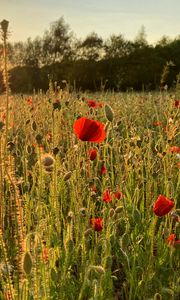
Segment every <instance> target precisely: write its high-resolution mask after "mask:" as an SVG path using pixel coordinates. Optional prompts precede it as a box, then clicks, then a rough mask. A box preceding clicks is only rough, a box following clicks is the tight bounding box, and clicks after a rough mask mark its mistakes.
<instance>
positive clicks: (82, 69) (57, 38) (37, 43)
mask: <svg viewBox="0 0 180 300" xmlns="http://www.w3.org/2000/svg"><path fill="white" fill-rule="evenodd" d="M2 48H3V46H2V44H0V52H2ZM1 57H2V56H1ZM8 60H9V66H10V71H9V77H10V87H11V90H12V92H13V93H31V92H32V91H33V90H34V89H35V90H39V89H41V90H43V91H46V90H47V89H48V86H49V80H50V79H51V80H52V81H54V82H57V83H58V84H59V85H60V86H61V85H62V84H63V82H64V81H66V82H67V83H68V84H69V86H70V87H71V88H76V89H77V90H80V89H81V90H92V91H94V90H101V89H109V90H114V91H126V90H128V89H133V90H142V89H143V90H155V89H163V88H164V86H168V88H170V87H174V85H175V83H176V78H177V76H178V74H179V73H180V36H178V37H176V38H175V39H170V38H168V37H166V36H163V37H162V38H161V39H160V40H159V41H158V42H157V43H156V45H151V44H149V43H148V42H147V40H146V33H145V29H144V27H142V28H141V29H140V31H139V33H138V34H137V36H136V38H135V39H134V40H133V41H130V40H127V39H125V38H124V36H123V35H121V34H119V35H115V34H113V35H111V36H110V37H109V38H108V39H106V40H103V39H102V38H101V37H99V36H98V35H97V33H95V32H92V33H90V34H89V35H87V36H86V37H85V38H84V39H77V38H76V37H75V35H74V34H73V32H72V31H71V29H70V27H69V25H68V24H67V23H66V22H65V20H64V18H63V17H61V18H60V19H59V20H57V21H55V22H53V23H52V24H51V25H50V27H49V29H48V30H46V31H45V32H44V35H43V37H36V38H35V39H34V40H32V39H31V38H28V39H27V41H26V42H15V43H10V42H9V43H8ZM163 72H164V73H163ZM162 74H164V75H163V79H162ZM2 91H3V80H2V70H1V72H0V92H2Z"/></svg>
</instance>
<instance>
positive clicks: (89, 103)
mask: <svg viewBox="0 0 180 300" xmlns="http://www.w3.org/2000/svg"><path fill="white" fill-rule="evenodd" d="M87 104H88V106H89V107H92V108H96V107H98V104H97V102H96V101H95V100H92V99H89V100H87Z"/></svg>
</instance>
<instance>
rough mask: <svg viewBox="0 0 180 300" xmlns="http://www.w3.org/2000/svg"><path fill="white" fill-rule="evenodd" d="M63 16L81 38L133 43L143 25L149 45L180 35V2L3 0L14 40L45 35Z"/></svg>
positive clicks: (1, 12) (0, 7)
mask: <svg viewBox="0 0 180 300" xmlns="http://www.w3.org/2000/svg"><path fill="white" fill-rule="evenodd" d="M61 16H63V17H64V19H65V22H66V23H68V24H69V26H70V28H71V30H72V31H73V32H74V33H75V34H76V36H77V37H78V38H81V37H85V36H86V35H87V34H89V33H91V32H92V31H95V32H96V33H97V34H98V35H99V36H101V37H102V38H107V37H109V36H110V35H111V34H113V33H114V34H123V35H124V37H125V38H127V39H131V40H133V39H134V38H135V36H136V35H137V33H138V31H139V29H140V28H141V26H142V25H144V27H145V30H146V34H147V40H148V42H149V43H154V42H157V41H158V40H159V39H160V38H161V37H162V36H163V35H166V36H169V37H171V38H175V37H177V36H178V35H180V0H0V21H2V20H3V19H7V20H8V21H9V22H10V26H9V29H10V31H11V36H10V41H19V40H22V41H25V40H26V39H27V38H28V37H31V38H32V39H33V38H35V37H36V36H43V33H44V31H45V30H46V29H48V28H49V25H50V23H51V22H53V21H56V20H57V19H59V18H60V17H61Z"/></svg>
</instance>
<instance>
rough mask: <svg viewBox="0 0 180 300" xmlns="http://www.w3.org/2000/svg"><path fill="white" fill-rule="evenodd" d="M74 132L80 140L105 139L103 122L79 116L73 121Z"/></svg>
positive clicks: (97, 140)
mask: <svg viewBox="0 0 180 300" xmlns="http://www.w3.org/2000/svg"><path fill="white" fill-rule="evenodd" d="M73 127H74V132H75V134H76V135H77V137H78V138H79V139H80V140H81V141H88V142H95V143H100V142H103V141H104V139H105V131H104V124H102V123H100V122H98V121H95V120H90V119H87V118H80V119H78V120H76V121H75V123H74V126H73Z"/></svg>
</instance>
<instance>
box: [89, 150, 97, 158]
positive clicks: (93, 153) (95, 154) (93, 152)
mask: <svg viewBox="0 0 180 300" xmlns="http://www.w3.org/2000/svg"><path fill="white" fill-rule="evenodd" d="M96 157H97V150H96V149H90V150H89V159H90V160H95V159H96Z"/></svg>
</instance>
